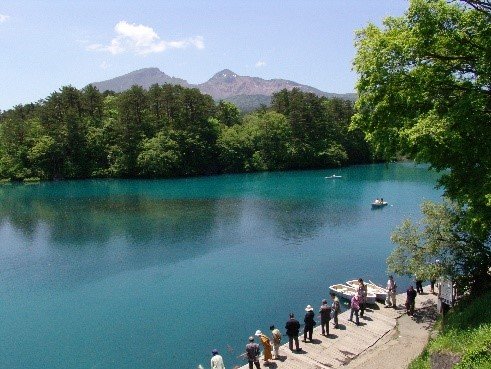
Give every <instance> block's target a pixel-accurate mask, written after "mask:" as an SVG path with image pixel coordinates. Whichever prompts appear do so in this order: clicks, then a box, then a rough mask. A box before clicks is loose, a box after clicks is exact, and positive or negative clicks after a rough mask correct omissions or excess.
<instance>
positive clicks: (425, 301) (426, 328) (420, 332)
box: [343, 288, 437, 369]
mask: <svg viewBox="0 0 491 369" xmlns="http://www.w3.org/2000/svg"><path fill="white" fill-rule="evenodd" d="M404 300H405V297H404V296H403V295H399V296H398V298H397V301H398V302H399V308H400V309H401V315H400V317H399V318H397V326H396V328H395V329H394V330H392V331H391V332H389V333H388V334H386V335H385V336H383V337H382V338H381V339H380V340H379V341H378V342H377V343H376V344H375V345H374V346H372V347H371V348H369V349H368V350H366V351H364V352H362V353H361V354H360V355H359V356H357V357H356V358H354V359H352V360H351V361H350V363H349V364H348V365H346V366H344V367H343V368H346V369H367V368H377V369H406V368H407V367H408V365H409V363H410V362H411V361H412V360H414V359H415V358H416V357H418V356H419V355H420V354H421V352H422V351H423V349H424V347H425V345H426V343H427V342H428V339H429V337H430V334H431V329H432V327H433V323H434V322H435V319H436V316H437V314H436V296H434V295H431V294H429V289H428V288H425V294H423V295H418V297H417V298H416V302H417V303H416V309H417V310H416V312H415V313H414V316H413V317H410V316H408V315H407V314H404V313H403V311H404V309H403V308H402V306H401V304H400V302H403V301H404Z"/></svg>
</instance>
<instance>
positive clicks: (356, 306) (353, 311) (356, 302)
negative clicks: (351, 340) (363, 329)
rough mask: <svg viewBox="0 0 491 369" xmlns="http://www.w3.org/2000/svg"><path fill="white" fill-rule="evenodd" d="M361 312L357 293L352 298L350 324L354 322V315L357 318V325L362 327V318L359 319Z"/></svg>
mask: <svg viewBox="0 0 491 369" xmlns="http://www.w3.org/2000/svg"><path fill="white" fill-rule="evenodd" d="M359 311H360V296H358V294H357V293H355V294H354V295H353V297H352V298H351V313H350V316H349V320H350V322H352V321H353V314H355V316H356V325H360V318H359V317H358V312H359Z"/></svg>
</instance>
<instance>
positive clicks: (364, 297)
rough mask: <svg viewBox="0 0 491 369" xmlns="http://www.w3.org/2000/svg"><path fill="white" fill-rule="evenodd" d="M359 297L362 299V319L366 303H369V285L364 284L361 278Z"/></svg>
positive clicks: (359, 280)
mask: <svg viewBox="0 0 491 369" xmlns="http://www.w3.org/2000/svg"><path fill="white" fill-rule="evenodd" d="M357 293H358V297H359V298H360V316H361V317H362V316H363V314H364V313H365V309H366V301H367V293H368V289H367V285H366V284H365V283H363V279H362V278H359V279H358V290H357Z"/></svg>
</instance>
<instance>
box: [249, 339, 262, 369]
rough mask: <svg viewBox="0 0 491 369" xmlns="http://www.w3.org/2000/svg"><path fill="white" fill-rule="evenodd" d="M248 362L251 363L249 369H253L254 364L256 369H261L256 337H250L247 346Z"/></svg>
mask: <svg viewBox="0 0 491 369" xmlns="http://www.w3.org/2000/svg"><path fill="white" fill-rule="evenodd" d="M246 354H247V361H248V362H249V369H253V364H254V365H255V366H256V369H260V368H261V364H259V345H258V344H257V343H255V342H254V337H252V336H250V337H249V343H248V344H247V345H246Z"/></svg>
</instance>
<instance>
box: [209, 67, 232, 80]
mask: <svg viewBox="0 0 491 369" xmlns="http://www.w3.org/2000/svg"><path fill="white" fill-rule="evenodd" d="M237 77H238V75H237V73H234V72H232V71H231V70H230V69H224V70H221V71H220V72H218V73H215V75H214V76H213V77H211V79H210V81H211V80H213V81H222V82H228V83H230V82H233V81H234V80H235V79H236V78H237Z"/></svg>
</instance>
